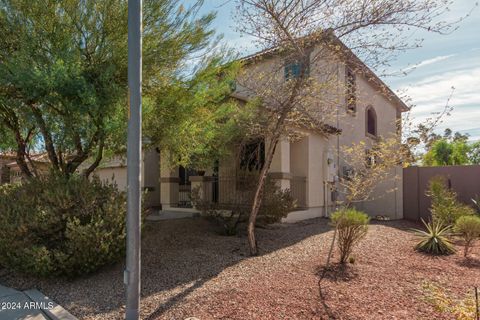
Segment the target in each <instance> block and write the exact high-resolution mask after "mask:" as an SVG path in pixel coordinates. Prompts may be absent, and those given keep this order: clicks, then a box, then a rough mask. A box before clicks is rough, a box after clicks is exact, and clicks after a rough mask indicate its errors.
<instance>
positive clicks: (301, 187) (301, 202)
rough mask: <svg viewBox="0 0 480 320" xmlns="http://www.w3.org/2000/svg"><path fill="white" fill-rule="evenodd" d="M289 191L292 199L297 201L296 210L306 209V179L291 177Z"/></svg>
mask: <svg viewBox="0 0 480 320" xmlns="http://www.w3.org/2000/svg"><path fill="white" fill-rule="evenodd" d="M290 191H291V192H292V197H293V198H294V199H295V200H297V209H304V208H306V207H307V178H305V177H293V178H292V180H290Z"/></svg>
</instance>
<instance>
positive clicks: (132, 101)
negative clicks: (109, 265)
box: [124, 0, 142, 320]
mask: <svg viewBox="0 0 480 320" xmlns="http://www.w3.org/2000/svg"><path fill="white" fill-rule="evenodd" d="M128 99H129V112H128V142H127V261H126V270H125V273H124V282H125V285H126V286H127V304H126V310H125V319H127V320H138V319H139V309H140V308H139V307H140V223H141V222H140V221H141V220H140V212H141V202H140V194H141V193H140V187H141V167H142V166H141V163H142V135H141V132H142V0H128Z"/></svg>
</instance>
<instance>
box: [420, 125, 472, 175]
mask: <svg viewBox="0 0 480 320" xmlns="http://www.w3.org/2000/svg"><path fill="white" fill-rule="evenodd" d="M468 137H469V136H468V134H462V133H460V132H455V134H453V135H452V130H450V129H448V128H447V129H445V133H444V135H443V137H442V136H440V135H435V137H434V138H433V137H432V138H431V140H429V142H428V143H427V144H426V148H427V151H426V153H425V154H424V155H423V159H422V160H423V161H422V163H423V165H426V166H450V165H466V164H475V161H476V159H475V148H476V144H475V143H474V144H469V143H468ZM477 144H478V143H477Z"/></svg>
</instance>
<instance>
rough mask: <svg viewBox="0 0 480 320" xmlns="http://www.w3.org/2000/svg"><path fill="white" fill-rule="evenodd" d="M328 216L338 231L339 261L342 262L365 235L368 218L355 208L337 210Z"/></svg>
mask: <svg viewBox="0 0 480 320" xmlns="http://www.w3.org/2000/svg"><path fill="white" fill-rule="evenodd" d="M330 218H331V220H332V224H333V225H334V226H335V228H336V230H337V233H338V241H337V243H338V249H339V251H340V263H342V264H344V263H345V262H346V261H347V259H348V258H349V257H350V254H351V253H352V250H353V248H354V247H355V246H356V245H357V244H358V243H359V242H360V240H362V239H363V238H364V237H365V236H366V234H367V231H368V223H369V222H370V218H369V217H368V216H367V215H366V214H365V213H363V212H361V211H357V210H355V209H340V210H337V211H336V212H334V213H333V214H332V216H331V217H330Z"/></svg>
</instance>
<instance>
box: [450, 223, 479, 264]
mask: <svg viewBox="0 0 480 320" xmlns="http://www.w3.org/2000/svg"><path fill="white" fill-rule="evenodd" d="M454 230H455V232H457V233H459V234H460V235H461V237H462V238H463V240H464V241H465V247H464V251H463V255H464V256H465V257H466V256H467V255H468V251H469V250H470V248H471V247H472V245H473V243H474V242H475V240H477V239H478V238H480V217H478V216H463V217H460V218H458V220H457V222H456V223H455V227H454Z"/></svg>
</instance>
